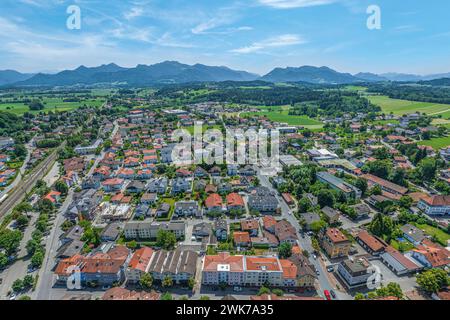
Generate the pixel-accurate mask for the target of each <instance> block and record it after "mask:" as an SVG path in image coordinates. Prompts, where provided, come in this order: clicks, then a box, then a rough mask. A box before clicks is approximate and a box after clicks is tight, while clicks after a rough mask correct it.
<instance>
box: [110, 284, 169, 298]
mask: <svg viewBox="0 0 450 320" xmlns="http://www.w3.org/2000/svg"><path fill="white" fill-rule="evenodd" d="M160 298H161V294H159V293H157V292H156V291H151V292H147V291H140V292H138V291H132V290H131V291H130V290H128V289H125V288H120V287H114V288H111V289H109V290H107V291H106V292H105V293H104V294H103V297H102V300H106V301H157V300H160Z"/></svg>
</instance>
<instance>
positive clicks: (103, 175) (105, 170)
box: [93, 166, 112, 180]
mask: <svg viewBox="0 0 450 320" xmlns="http://www.w3.org/2000/svg"><path fill="white" fill-rule="evenodd" d="M111 174H112V173H111V169H110V168H109V167H107V166H101V167H98V168H96V169H95V170H94V174H93V175H94V177H98V178H99V179H100V180H105V179H108V178H110V177H111Z"/></svg>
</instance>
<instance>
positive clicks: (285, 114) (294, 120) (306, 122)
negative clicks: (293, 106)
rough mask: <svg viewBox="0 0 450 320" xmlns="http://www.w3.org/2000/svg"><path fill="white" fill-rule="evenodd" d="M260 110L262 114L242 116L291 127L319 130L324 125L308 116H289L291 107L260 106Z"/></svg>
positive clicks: (244, 114) (251, 113) (245, 114)
mask: <svg viewBox="0 0 450 320" xmlns="http://www.w3.org/2000/svg"><path fill="white" fill-rule="evenodd" d="M258 109H261V110H262V111H260V112H247V113H243V114H241V116H242V117H256V116H265V117H267V118H268V119H269V120H271V121H274V122H279V123H286V124H288V125H290V126H303V127H305V128H310V129H318V128H322V127H323V124H322V122H320V121H317V120H314V119H311V118H309V117H308V116H293V115H289V107H288V106H281V107H267V106H260V107H258Z"/></svg>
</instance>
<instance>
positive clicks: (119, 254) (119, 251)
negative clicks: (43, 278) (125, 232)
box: [54, 245, 130, 286]
mask: <svg viewBox="0 0 450 320" xmlns="http://www.w3.org/2000/svg"><path fill="white" fill-rule="evenodd" d="M129 254H130V252H129V250H128V248H127V247H125V246H114V245H112V246H107V247H103V248H101V249H99V250H97V251H94V252H92V253H90V254H88V255H85V256H83V255H75V256H72V257H70V258H68V259H64V260H61V261H60V262H59V263H58V264H57V266H56V268H55V271H54V272H55V275H56V279H57V283H62V284H66V283H67V280H68V278H69V277H70V276H72V275H73V274H74V273H79V274H80V281H81V283H80V284H81V286H85V285H86V284H88V283H95V284H98V285H99V286H105V285H106V286H112V285H113V284H114V283H121V282H122V281H123V280H124V279H125V272H124V269H125V264H126V263H127V261H128V258H129Z"/></svg>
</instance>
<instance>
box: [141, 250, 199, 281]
mask: <svg viewBox="0 0 450 320" xmlns="http://www.w3.org/2000/svg"><path fill="white" fill-rule="evenodd" d="M197 259H198V255H197V253H196V252H194V251H190V250H181V249H177V250H175V251H165V250H160V251H157V252H156V253H154V255H153V257H152V259H151V261H150V263H149V264H148V266H147V269H146V270H147V272H148V273H150V274H151V275H152V277H153V279H154V280H156V281H163V280H164V278H165V277H168V276H169V277H170V278H171V279H172V280H173V282H174V283H175V284H187V282H188V280H189V279H190V278H195V274H196V272H197Z"/></svg>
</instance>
